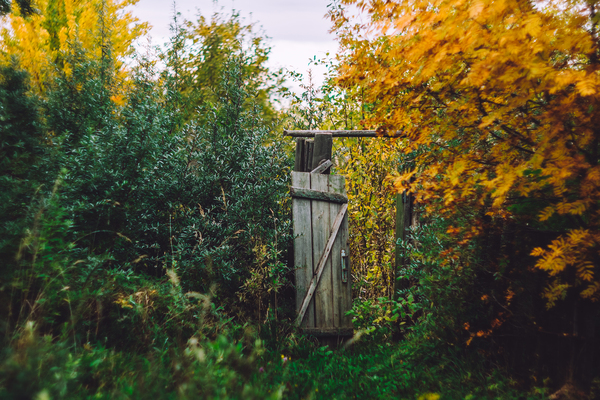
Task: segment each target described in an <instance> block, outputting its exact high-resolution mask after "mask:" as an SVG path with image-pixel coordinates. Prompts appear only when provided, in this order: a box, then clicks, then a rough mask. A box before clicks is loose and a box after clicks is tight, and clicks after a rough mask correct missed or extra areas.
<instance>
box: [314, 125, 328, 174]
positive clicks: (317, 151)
mask: <svg viewBox="0 0 600 400" xmlns="http://www.w3.org/2000/svg"><path fill="white" fill-rule="evenodd" d="M332 149H333V139H332V138H331V133H322V132H319V133H316V134H315V148H314V150H313V156H312V162H311V164H310V170H311V171H312V170H313V169H315V168H317V167H318V166H319V165H320V164H321V162H324V161H326V160H331V152H332ZM323 173H324V174H327V175H329V170H326V171H324V172H323Z"/></svg>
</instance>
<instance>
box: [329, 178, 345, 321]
mask: <svg viewBox="0 0 600 400" xmlns="http://www.w3.org/2000/svg"><path fill="white" fill-rule="evenodd" d="M345 189H346V181H345V179H344V177H343V176H341V175H330V176H329V192H331V193H335V194H338V195H345V193H346V190H345ZM340 208H341V205H340V204H335V203H329V212H330V214H331V215H337V214H338V213H339V211H340ZM344 228H345V229H346V231H347V230H348V226H346V227H344V224H343V221H342V225H341V226H340V230H339V231H338V234H337V237H336V239H335V241H334V242H333V248H332V249H331V256H330V258H331V287H332V292H331V313H332V318H333V321H332V322H333V326H334V327H336V328H338V327H341V326H342V325H341V323H342V315H343V313H344V312H345V311H344V310H343V307H342V301H343V299H342V296H343V294H344V286H347V284H345V283H342V257H341V252H342V249H344V250H345V251H347V249H346V247H344V244H345V242H344V241H343V239H342V237H341V235H342V234H343V233H344ZM345 236H347V235H345Z"/></svg>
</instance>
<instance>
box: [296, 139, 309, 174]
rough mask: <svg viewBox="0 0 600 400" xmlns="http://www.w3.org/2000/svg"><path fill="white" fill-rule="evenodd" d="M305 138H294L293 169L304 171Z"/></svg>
mask: <svg viewBox="0 0 600 400" xmlns="http://www.w3.org/2000/svg"><path fill="white" fill-rule="evenodd" d="M305 152H306V139H304V138H297V139H296V159H295V160H294V171H298V172H304V171H306V165H305V164H304V163H305V161H306V155H305V154H304V153H305Z"/></svg>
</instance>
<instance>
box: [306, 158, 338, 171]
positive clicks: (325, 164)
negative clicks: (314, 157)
mask: <svg viewBox="0 0 600 400" xmlns="http://www.w3.org/2000/svg"><path fill="white" fill-rule="evenodd" d="M332 165H333V163H332V162H331V160H325V162H322V163H321V164H319V166H318V167H317V168H315V169H313V170H312V171H310V173H311V174H321V173H323V172H324V171H325V170H326V169H329V168H330V167H331V166H332Z"/></svg>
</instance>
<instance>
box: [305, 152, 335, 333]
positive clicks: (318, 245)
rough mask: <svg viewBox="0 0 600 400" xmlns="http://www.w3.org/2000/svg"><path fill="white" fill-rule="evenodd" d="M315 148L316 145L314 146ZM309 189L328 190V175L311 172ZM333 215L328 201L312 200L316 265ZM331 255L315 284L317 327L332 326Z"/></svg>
mask: <svg viewBox="0 0 600 400" xmlns="http://www.w3.org/2000/svg"><path fill="white" fill-rule="evenodd" d="M315 150H316V147H315ZM310 186H311V189H313V190H317V191H321V192H328V191H329V176H327V175H320V174H311V184H310ZM333 218H334V217H330V214H329V203H328V202H324V201H314V200H313V202H312V222H313V225H312V229H313V265H318V263H319V259H320V258H321V257H322V254H323V253H324V251H325V247H326V245H327V241H328V239H329V236H330V235H331V223H332V219H333ZM332 293H333V288H332V287H331V257H327V259H325V264H324V267H323V273H322V276H321V277H320V280H319V282H318V284H317V289H316V292H315V295H314V302H315V326H316V327H318V328H325V327H327V328H329V327H333V315H332V311H333V309H332V304H331V296H332Z"/></svg>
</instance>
